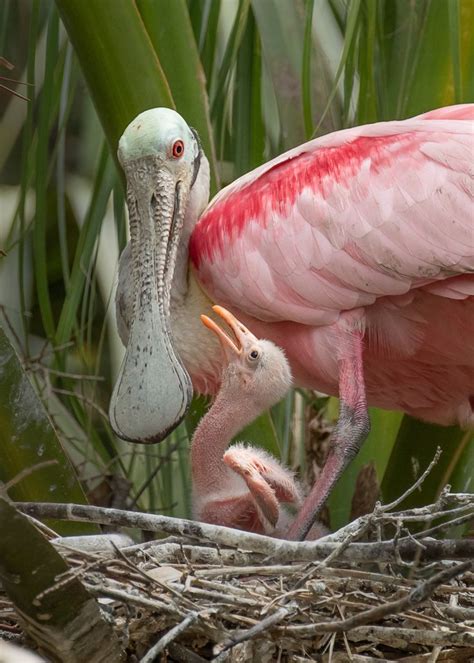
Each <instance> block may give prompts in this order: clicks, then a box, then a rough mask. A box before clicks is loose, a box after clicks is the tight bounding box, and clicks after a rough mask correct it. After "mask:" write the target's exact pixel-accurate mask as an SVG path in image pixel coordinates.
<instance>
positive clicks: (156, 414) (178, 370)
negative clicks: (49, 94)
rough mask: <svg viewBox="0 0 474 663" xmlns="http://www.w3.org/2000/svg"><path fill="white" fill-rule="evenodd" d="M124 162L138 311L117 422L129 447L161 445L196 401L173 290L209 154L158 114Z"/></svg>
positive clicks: (172, 117) (135, 124)
mask: <svg viewBox="0 0 474 663" xmlns="http://www.w3.org/2000/svg"><path fill="white" fill-rule="evenodd" d="M118 157H119V160H120V163H121V164H122V167H123V169H124V172H125V176H126V179H127V205H128V210H129V217H130V236H131V247H132V264H133V268H132V274H133V277H132V281H133V283H130V284H129V287H130V288H132V289H133V293H134V295H133V296H134V306H133V319H132V321H131V326H130V332H129V337H128V344H127V349H126V353H125V357H124V360H123V363H122V366H121V368H120V373H119V376H118V378H117V382H116V384H115V387H114V391H113V394H112V398H111V401H110V407H109V416H110V423H111V425H112V428H113V429H114V431H115V433H116V434H117V435H118V436H119V437H121V438H122V439H125V440H130V441H134V442H158V441H160V440H162V439H163V438H164V437H166V435H167V434H168V433H169V432H170V431H171V430H173V428H175V427H176V426H177V425H178V424H179V422H180V421H181V420H182V418H183V417H184V415H185V413H186V410H187V407H188V405H189V403H190V401H191V398H192V385H191V380H190V377H189V375H188V373H187V371H186V369H185V368H184V366H183V364H182V362H181V360H180V358H179V356H178V355H177V353H176V352H175V350H174V348H173V344H172V338H171V331H170V323H169V319H170V289H171V283H172V279H173V274H174V267H175V262H176V252H177V247H178V244H179V240H180V236H181V230H182V227H183V218H184V213H185V210H186V206H187V203H188V197H189V192H190V190H191V187H192V185H193V184H194V181H195V180H196V176H197V173H198V171H199V165H200V161H201V148H200V145H199V141H198V139H197V135H196V134H195V133H194V132H193V131H192V130H191V129H190V128H189V127H188V125H187V124H186V122H185V121H184V120H183V118H182V117H181V116H180V115H179V114H178V113H176V112H175V111H173V110H171V109H168V108H154V109H151V110H148V111H145V112H143V113H141V114H140V115H138V116H137V117H136V118H135V119H134V120H133V121H132V122H131V123H130V124H129V125H128V127H127V128H126V130H125V132H124V133H123V135H122V137H121V139H120V141H119V148H118Z"/></svg>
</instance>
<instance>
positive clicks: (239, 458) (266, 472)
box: [224, 444, 301, 527]
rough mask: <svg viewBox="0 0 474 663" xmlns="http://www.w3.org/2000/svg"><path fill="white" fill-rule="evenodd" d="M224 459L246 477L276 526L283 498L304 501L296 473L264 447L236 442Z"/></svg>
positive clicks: (284, 499)
mask: <svg viewBox="0 0 474 663" xmlns="http://www.w3.org/2000/svg"><path fill="white" fill-rule="evenodd" d="M224 462H225V464H226V465H227V466H228V467H230V468H231V469H232V470H233V471H234V472H236V473H237V474H239V475H240V476H241V477H242V478H243V479H244V481H245V483H246V484H247V486H248V489H249V491H250V493H251V494H252V497H253V498H254V499H255V502H256V504H257V506H258V508H259V510H260V511H261V512H262V514H263V515H264V517H265V518H266V519H267V520H268V522H269V523H270V524H271V525H272V526H273V527H274V526H275V525H276V523H277V521H278V518H279V515H280V502H289V503H294V504H300V502H301V492H300V490H299V487H298V484H297V483H296V482H295V480H294V477H293V475H292V473H291V472H290V471H289V470H287V469H286V468H284V467H282V465H280V463H279V462H278V461H277V460H276V459H273V458H271V457H270V456H269V455H268V454H266V453H265V452H263V451H261V450H260V449H256V448H254V447H244V446H242V445H240V444H238V445H235V446H233V447H231V448H230V449H228V451H226V453H225V454H224Z"/></svg>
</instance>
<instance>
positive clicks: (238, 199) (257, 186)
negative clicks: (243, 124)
mask: <svg viewBox="0 0 474 663" xmlns="http://www.w3.org/2000/svg"><path fill="white" fill-rule="evenodd" d="M421 140H422V138H421V137H420V136H419V135H418V134H416V133H414V132H407V133H404V134H393V135H389V136H373V137H371V136H360V137H358V138H355V139H354V140H352V141H349V142H347V143H343V144H342V145H339V146H337V147H321V148H317V147H313V146H312V145H310V144H309V145H308V151H307V152H301V153H300V154H298V155H297V156H295V157H293V158H291V157H289V158H288V159H287V160H286V161H281V162H279V163H276V164H275V165H274V166H271V165H270V167H269V169H268V170H267V171H266V172H264V173H263V174H262V175H260V176H259V177H257V178H256V179H255V180H253V181H251V182H248V183H246V184H244V185H242V187H240V188H237V189H232V190H231V191H230V192H229V193H228V194H225V193H224V195H223V196H222V198H221V199H220V200H218V201H217V202H216V203H214V204H211V206H210V207H209V208H208V210H207V211H205V212H204V214H203V215H202V216H201V218H200V220H199V222H198V223H197V225H196V227H195V229H194V231H193V234H192V235H191V240H190V245H189V254H190V258H191V261H192V262H193V264H194V265H195V267H196V268H197V269H199V265H200V263H201V261H202V260H211V261H212V259H213V256H214V254H215V253H216V252H219V253H221V254H222V253H224V251H225V248H226V246H228V245H229V243H231V242H232V241H233V240H234V239H235V238H237V237H239V236H240V234H241V233H242V231H243V229H244V228H245V226H246V224H247V223H248V222H249V221H250V220H252V219H253V220H256V221H257V222H258V223H259V224H260V225H261V226H262V227H265V226H266V223H267V220H268V218H269V216H270V215H271V214H273V213H277V214H278V215H279V216H282V217H285V216H289V215H290V213H291V207H292V205H293V204H294V202H295V200H296V198H297V196H298V195H299V194H300V193H301V191H303V190H304V189H305V188H309V189H311V190H312V191H314V193H315V194H317V195H320V196H323V197H324V198H325V197H327V196H328V195H329V194H330V192H331V189H332V186H333V184H334V183H336V182H337V183H339V184H341V183H342V184H344V183H347V185H348V186H349V184H350V180H351V178H352V177H354V176H355V175H356V174H357V172H358V171H359V170H360V168H361V165H362V163H363V162H365V161H366V160H367V159H370V170H371V171H372V172H374V173H377V172H378V171H379V170H380V169H381V168H383V167H384V166H387V165H389V164H390V163H392V162H393V161H394V160H396V159H400V156H402V155H403V154H406V153H412V152H414V151H416V150H417V149H418V146H419V144H420V142H421ZM232 186H234V185H232ZM237 186H238V180H237Z"/></svg>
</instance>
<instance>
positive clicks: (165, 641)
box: [140, 612, 199, 663]
mask: <svg viewBox="0 0 474 663" xmlns="http://www.w3.org/2000/svg"><path fill="white" fill-rule="evenodd" d="M198 617H199V615H198V613H197V612H190V613H189V615H187V617H185V618H184V619H183V621H182V622H180V623H179V624H176V626H173V628H171V629H170V630H169V631H168V633H166V635H164V636H163V637H162V638H160V639H159V640H158V642H157V643H156V644H155V645H153V647H152V648H151V649H149V650H148V651H147V653H146V654H145V656H144V657H143V658H142V659H141V660H140V663H153V661H154V660H155V658H156V656H158V654H161V652H162V651H163V650H164V649H165V647H167V646H168V645H169V644H170V643H171V642H173V640H175V639H176V638H177V637H178V635H180V634H181V633H183V631H185V630H186V629H187V628H188V626H190V625H191V624H194V622H195V621H196V620H197V618H198Z"/></svg>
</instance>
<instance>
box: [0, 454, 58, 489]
mask: <svg viewBox="0 0 474 663" xmlns="http://www.w3.org/2000/svg"><path fill="white" fill-rule="evenodd" d="M51 465H58V461H57V460H43V461H42V462H41V463H36V464H35V465H31V466H30V467H25V468H24V469H23V470H21V472H18V474H16V475H15V476H14V477H13V479H10V481H7V482H6V483H5V484H3V485H2V486H0V493H4V494H6V493H8V491H9V490H10V488H13V486H16V484H17V483H20V481H23V479H26V477H29V476H30V474H33V473H34V472H37V471H38V470H42V469H43V468H45V467H51Z"/></svg>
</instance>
